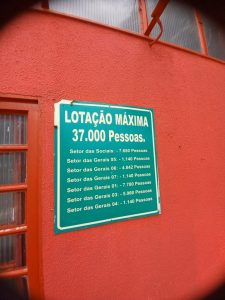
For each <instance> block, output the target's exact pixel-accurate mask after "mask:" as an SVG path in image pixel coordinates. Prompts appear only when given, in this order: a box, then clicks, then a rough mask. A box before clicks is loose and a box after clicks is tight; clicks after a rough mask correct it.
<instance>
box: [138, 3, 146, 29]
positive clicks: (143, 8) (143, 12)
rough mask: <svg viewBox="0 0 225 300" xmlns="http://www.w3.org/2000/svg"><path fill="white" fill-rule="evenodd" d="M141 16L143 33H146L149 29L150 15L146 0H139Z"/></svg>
mask: <svg viewBox="0 0 225 300" xmlns="http://www.w3.org/2000/svg"><path fill="white" fill-rule="evenodd" d="M139 16H140V24H141V29H142V33H145V31H146V29H147V27H148V15H147V9H146V2H145V0H139Z"/></svg>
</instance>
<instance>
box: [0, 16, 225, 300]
mask: <svg viewBox="0 0 225 300" xmlns="http://www.w3.org/2000/svg"><path fill="white" fill-rule="evenodd" d="M0 70H1V81H0V93H9V94H12V95H13V94H16V95H30V96H39V97H40V111H41V122H40V143H41V147H40V170H39V172H40V205H41V214H40V220H41V221H40V222H41V230H42V240H41V243H42V257H43V284H44V293H45V297H46V299H47V300H61V299H66V300H70V299H71V300H72V299H73V300H74V299H78V300H89V299H91V300H105V299H112V300H115V299H118V300H140V299H146V300H147V299H150V300H160V299H163V300H164V299H174V300H176V299H194V297H195V296H198V295H201V294H203V293H206V292H208V290H210V289H211V288H212V287H214V286H215V285H216V284H218V283H219V282H220V281H222V279H223V278H224V263H225V245H224V236H225V214H224V213H225V201H224V195H225V183H224V182H225V163H224V161H225V126H224V125H225V124H224V120H225V101H224V95H225V86H224V79H225V69H224V65H223V64H221V63H219V62H215V61H212V60H210V59H207V58H203V57H200V56H197V55H194V54H191V53H188V52H185V51H181V50H178V49H174V48H172V47H170V46H166V45H163V44H156V45H154V46H153V47H152V48H150V47H149V46H148V43H147V41H146V40H145V39H142V38H138V37H136V36H132V35H129V34H125V33H123V32H120V31H116V30H111V29H108V28H104V27H100V26H95V25H92V24H88V23H84V22H81V21H79V20H73V19H69V18H63V17H59V16H56V15H51V14H47V13H40V12H34V11H33V12H29V13H26V14H24V15H22V16H20V17H18V18H16V19H14V20H13V21H12V22H10V23H9V24H7V26H5V27H4V29H3V30H2V32H1V38H0ZM62 98H64V99H80V100H86V101H101V102H106V103H114V104H128V105H138V106H143V107H152V108H154V109H155V117H156V134H157V152H158V162H159V175H160V187H161V199H162V215H160V216H155V217H147V218H142V219H136V220H132V221H126V222H120V223H114V224H111V225H104V226H99V227H95V228H91V229H86V230H80V231H74V232H70V233H64V234H60V235H54V233H53V215H54V211H53V208H54V201H53V200H54V199H53V102H54V101H53V100H59V99H62Z"/></svg>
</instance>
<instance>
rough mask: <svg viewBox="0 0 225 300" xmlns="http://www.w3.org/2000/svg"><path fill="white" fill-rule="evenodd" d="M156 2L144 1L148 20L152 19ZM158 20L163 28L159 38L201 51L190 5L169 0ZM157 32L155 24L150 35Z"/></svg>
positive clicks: (154, 0)
mask: <svg viewBox="0 0 225 300" xmlns="http://www.w3.org/2000/svg"><path fill="white" fill-rule="evenodd" d="M157 3H158V0H147V1H146V4H147V13H148V19H149V21H151V19H152V18H151V14H152V12H153V10H154V8H155V7H156V5H157ZM160 20H161V21H162V23H163V29H164V32H163V35H162V37H161V40H164V41H167V42H171V43H173V44H177V45H180V46H183V47H185V48H190V49H192V50H195V51H199V52H200V51H201V46H200V42H199V37H198V29H197V24H196V20H195V15H194V9H193V8H192V7H190V6H188V5H186V4H185V3H183V2H179V1H174V0H171V1H170V2H169V4H168V5H167V7H166V9H165V11H164V12H163V14H162V16H161V17H160ZM158 34H159V28H158V27H157V25H156V26H155V27H154V29H153V31H152V33H151V36H152V37H154V38H155V37H157V35H158Z"/></svg>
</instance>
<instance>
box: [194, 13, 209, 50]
mask: <svg viewBox="0 0 225 300" xmlns="http://www.w3.org/2000/svg"><path fill="white" fill-rule="evenodd" d="M195 18H196V23H197V27H198V35H199V40H200V45H201V49H202V53H203V54H205V55H208V47H207V42H206V36H205V30H204V26H203V21H202V16H201V13H200V12H199V11H198V10H197V9H195Z"/></svg>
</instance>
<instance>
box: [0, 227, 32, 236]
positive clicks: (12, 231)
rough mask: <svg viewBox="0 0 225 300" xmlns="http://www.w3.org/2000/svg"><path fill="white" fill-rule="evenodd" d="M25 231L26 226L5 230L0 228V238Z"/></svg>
mask: <svg viewBox="0 0 225 300" xmlns="http://www.w3.org/2000/svg"><path fill="white" fill-rule="evenodd" d="M26 231H27V226H26V225H23V226H17V227H11V228H5V229H1V227H0V236H6V235H11V234H20V233H24V232H26Z"/></svg>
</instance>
